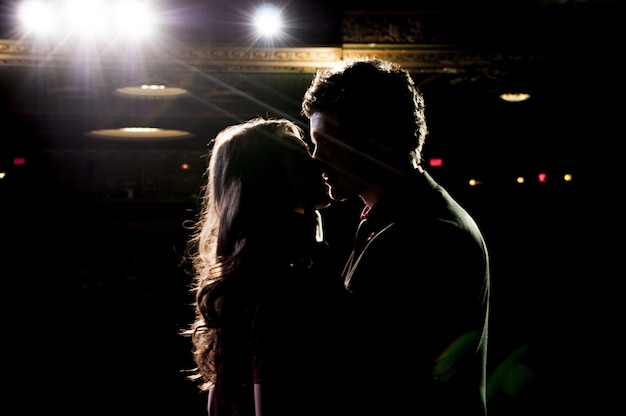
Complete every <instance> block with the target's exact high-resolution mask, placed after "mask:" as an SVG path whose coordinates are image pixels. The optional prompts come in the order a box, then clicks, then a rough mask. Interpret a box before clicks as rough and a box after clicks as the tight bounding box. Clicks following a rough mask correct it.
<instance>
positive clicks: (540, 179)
mask: <svg viewBox="0 0 626 416" xmlns="http://www.w3.org/2000/svg"><path fill="white" fill-rule="evenodd" d="M545 181H546V174H545V173H540V174H539V175H537V182H540V183H544V182H545Z"/></svg>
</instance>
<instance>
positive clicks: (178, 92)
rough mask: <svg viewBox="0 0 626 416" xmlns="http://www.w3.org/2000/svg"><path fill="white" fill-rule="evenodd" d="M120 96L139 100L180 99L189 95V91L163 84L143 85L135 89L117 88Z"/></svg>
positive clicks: (116, 90)
mask: <svg viewBox="0 0 626 416" xmlns="http://www.w3.org/2000/svg"><path fill="white" fill-rule="evenodd" d="M115 92H116V93H117V94H120V95H124V96H128V97H137V98H178V97H181V96H183V95H185V94H187V90H186V89H184V88H178V87H167V86H165V85H162V84H143V85H139V86H134V87H120V88H116V89H115Z"/></svg>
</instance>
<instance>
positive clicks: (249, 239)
mask: <svg viewBox="0 0 626 416" xmlns="http://www.w3.org/2000/svg"><path fill="white" fill-rule="evenodd" d="M303 137H304V136H303V131H302V129H301V128H300V127H298V126H297V125H296V124H294V123H292V122H290V121H288V120H283V119H263V118H256V119H252V120H249V121H247V122H244V123H241V124H238V125H233V126H230V127H227V128H226V129H224V130H222V131H221V132H220V133H219V134H218V135H217V136H216V138H215V139H214V140H213V141H212V142H211V143H210V146H211V148H210V152H209V163H208V168H207V171H206V173H207V183H206V186H205V187H204V188H203V192H202V198H201V200H200V207H201V209H200V212H199V214H198V217H197V220H196V222H195V224H194V225H193V227H192V234H191V236H190V239H189V241H188V244H187V247H186V253H185V259H186V260H187V261H189V262H190V264H191V265H192V269H193V280H192V287H191V290H192V293H193V295H194V297H195V321H194V322H193V324H192V325H191V327H190V328H189V329H188V330H186V331H185V332H184V334H185V335H187V336H190V337H191V339H192V343H193V357H194V361H195V363H196V366H197V367H196V368H195V369H193V370H191V371H190V375H189V378H190V379H191V380H194V381H198V382H199V383H200V389H201V390H204V391H206V390H208V389H209V388H210V387H211V386H212V385H213V384H214V383H215V378H216V368H215V361H214V358H215V350H216V348H217V345H216V335H217V330H218V328H219V327H220V324H221V312H222V311H221V306H222V295H223V294H224V291H225V290H226V289H227V288H228V287H229V286H230V285H231V284H232V283H238V286H237V287H240V286H242V284H241V282H240V281H234V280H237V279H241V278H245V277H246V273H239V271H240V268H241V267H243V266H245V265H246V264H248V262H249V259H250V256H251V255H254V256H257V251H258V250H259V249H260V248H262V249H267V247H266V246H267V245H268V243H267V238H268V235H271V233H272V231H273V228H272V227H273V225H272V224H273V223H274V218H276V219H277V218H279V216H281V215H284V213H285V211H286V210H288V211H291V210H292V209H293V203H294V201H292V200H291V199H292V198H293V193H292V192H291V190H290V185H289V182H288V178H287V175H286V174H285V163H287V162H289V161H290V160H291V161H293V160H294V159H293V158H294V157H297V154H298V153H299V154H306V152H307V151H308V147H307V144H306V143H305V142H304V141H303V139H302V138H303ZM268 233H269V234H268ZM263 247H265V248H263ZM256 277H257V278H258V276H256ZM249 283H250V282H245V283H243V286H245V285H246V284H249Z"/></svg>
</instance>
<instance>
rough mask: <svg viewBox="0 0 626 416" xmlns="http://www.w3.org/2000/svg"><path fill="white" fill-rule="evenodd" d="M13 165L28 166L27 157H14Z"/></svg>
mask: <svg viewBox="0 0 626 416" xmlns="http://www.w3.org/2000/svg"><path fill="white" fill-rule="evenodd" d="M13 164H14V165H16V166H17V165H25V164H26V158H25V157H14V158H13Z"/></svg>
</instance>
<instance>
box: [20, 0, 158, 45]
mask: <svg viewBox="0 0 626 416" xmlns="http://www.w3.org/2000/svg"><path fill="white" fill-rule="evenodd" d="M18 20H19V23H20V24H21V27H22V29H23V30H24V31H25V32H26V33H29V34H34V35H37V36H62V37H63V38H66V37H67V36H68V35H76V36H78V37H81V38H82V37H86V36H87V37H94V36H100V37H105V38H110V37H114V36H118V35H124V36H125V37H128V36H132V37H139V36H141V37H145V36H147V35H150V34H152V33H154V32H155V26H156V24H157V21H156V18H155V13H154V10H153V9H152V8H151V7H150V5H149V3H148V2H147V1H145V0H117V1H111V0H109V1H104V0H90V1H85V0H65V1H52V2H44V1H41V0H27V1H24V2H23V3H21V4H20V6H19V9H18Z"/></svg>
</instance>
